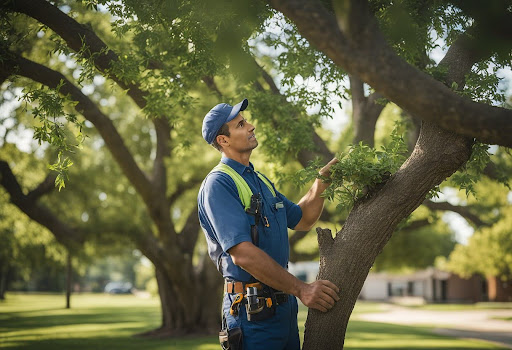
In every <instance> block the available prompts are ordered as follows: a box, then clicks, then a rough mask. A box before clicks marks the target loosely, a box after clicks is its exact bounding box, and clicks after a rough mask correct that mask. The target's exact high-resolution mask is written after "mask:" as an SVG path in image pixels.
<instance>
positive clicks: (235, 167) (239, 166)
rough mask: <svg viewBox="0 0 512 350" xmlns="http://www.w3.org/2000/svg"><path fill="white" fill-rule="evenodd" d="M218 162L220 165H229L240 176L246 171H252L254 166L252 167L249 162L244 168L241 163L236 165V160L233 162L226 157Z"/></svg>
mask: <svg viewBox="0 0 512 350" xmlns="http://www.w3.org/2000/svg"><path fill="white" fill-rule="evenodd" d="M220 161H221V163H224V164H226V165H229V166H230V167H231V168H232V169H233V170H234V171H236V172H237V173H239V174H240V175H242V174H243V173H244V172H245V170H247V169H252V170H254V165H252V163H251V162H249V166H245V165H243V164H242V163H238V162H237V161H236V160H233V159H231V158H228V157H222V158H221V160H220Z"/></svg>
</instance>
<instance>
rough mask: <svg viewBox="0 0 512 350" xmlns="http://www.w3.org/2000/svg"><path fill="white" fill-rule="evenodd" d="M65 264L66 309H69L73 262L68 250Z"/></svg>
mask: <svg viewBox="0 0 512 350" xmlns="http://www.w3.org/2000/svg"><path fill="white" fill-rule="evenodd" d="M66 265H67V266H66V309H71V285H72V279H73V263H72V261H71V252H70V251H69V250H68V256H67V262H66Z"/></svg>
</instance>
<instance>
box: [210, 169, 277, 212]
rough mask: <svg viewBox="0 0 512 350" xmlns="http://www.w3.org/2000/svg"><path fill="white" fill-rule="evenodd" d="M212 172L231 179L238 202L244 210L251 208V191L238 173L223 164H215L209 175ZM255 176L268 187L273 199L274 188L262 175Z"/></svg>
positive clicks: (274, 194)
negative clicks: (225, 175) (223, 174)
mask: <svg viewBox="0 0 512 350" xmlns="http://www.w3.org/2000/svg"><path fill="white" fill-rule="evenodd" d="M214 171H220V172H222V173H225V174H227V175H229V177H231V178H232V179H233V181H234V182H235V185H236V189H237V191H238V197H239V198H240V201H241V202H242V205H243V206H244V209H245V210H247V209H249V208H250V207H251V197H252V191H251V188H250V187H249V185H248V184H247V182H246V181H245V180H244V178H243V177H242V176H241V175H240V174H239V173H237V172H236V171H235V170H234V169H233V168H231V167H230V166H229V165H227V164H224V163H219V164H217V165H216V166H215V168H213V169H212V171H211V172H210V173H212V172H214ZM256 175H258V177H259V178H260V179H261V181H263V183H264V184H265V185H266V186H267V187H268V189H269V190H270V192H272V195H273V196H274V197H275V196H276V191H275V190H274V187H273V186H272V184H271V183H270V181H268V179H267V178H266V177H265V176H263V175H262V174H260V173H259V172H258V171H257V172H256Z"/></svg>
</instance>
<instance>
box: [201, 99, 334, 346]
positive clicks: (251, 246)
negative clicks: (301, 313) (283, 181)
mask: <svg viewBox="0 0 512 350" xmlns="http://www.w3.org/2000/svg"><path fill="white" fill-rule="evenodd" d="M247 106H248V101H247V99H245V100H243V101H242V102H240V103H239V104H237V105H235V106H230V105H229V104H225V103H222V104H219V105H217V106H215V107H214V108H212V109H211V110H210V111H209V112H208V114H206V116H205V118H204V120H203V129H202V132H203V138H204V139H205V140H206V142H208V143H209V144H211V145H213V146H214V147H215V148H216V149H218V150H219V151H220V152H221V153H222V159H221V164H224V166H221V167H224V168H225V165H227V166H228V168H229V169H232V170H234V172H236V174H233V173H231V175H230V174H229V173H227V172H225V171H222V170H217V169H220V168H215V169H214V171H212V172H210V174H209V175H208V176H207V177H206V179H205V180H204V182H203V184H202V186H201V189H200V191H199V195H198V207H199V220H200V223H201V227H202V228H203V231H204V234H205V236H206V240H207V243H208V252H209V254H210V257H211V258H212V260H213V262H214V264H216V266H217V268H218V270H219V272H220V273H221V274H222V275H223V277H224V278H225V279H226V283H225V289H224V291H225V294H224V301H223V314H224V319H223V326H224V325H225V326H226V327H227V329H228V330H230V331H232V332H231V333H234V330H241V331H242V334H243V349H244V350H253V349H266V350H274V349H275V350H277V349H286V350H292V349H294V350H295V349H299V348H300V341H299V335H298V327H297V300H296V298H295V297H298V298H299V299H300V300H301V301H302V303H303V304H304V305H306V306H307V307H310V308H313V309H316V310H320V311H322V312H326V311H328V310H329V309H331V308H332V307H333V305H334V303H335V302H336V301H338V300H339V297H338V294H337V293H338V292H339V289H338V287H337V286H336V285H334V284H333V283H331V282H330V281H326V280H318V281H315V282H313V283H305V282H302V281H300V280H299V279H297V278H296V277H295V276H293V275H291V274H290V273H289V272H288V271H287V270H286V267H287V265H288V257H289V244H288V232H287V231H288V230H287V228H291V229H294V230H303V231H305V230H309V229H311V228H312V226H313V225H314V224H315V223H316V221H317V220H318V218H319V217H320V214H321V212H322V209H323V202H324V199H323V198H322V197H321V196H320V195H321V194H322V192H323V191H324V190H325V189H326V188H327V186H328V184H326V183H323V182H322V181H321V180H319V179H317V180H316V181H315V182H314V184H313V186H312V187H311V189H310V190H309V191H308V193H307V194H306V195H305V196H304V197H303V198H302V199H301V200H300V201H299V203H298V205H297V204H294V203H292V202H291V201H289V200H288V199H287V198H286V197H285V196H283V195H282V194H281V193H279V192H278V191H276V190H275V188H274V187H273V185H272V184H271V183H270V181H268V179H266V178H265V177H264V176H263V175H261V174H257V173H256V172H255V170H254V166H253V165H252V164H251V163H250V162H249V159H250V156H251V153H252V150H253V149H255V148H256V147H257V146H258V141H257V139H256V135H255V133H254V130H255V128H254V126H253V125H251V124H250V123H249V122H248V121H247V120H246V119H245V118H244V117H243V116H242V114H241V113H240V112H241V111H244V110H245V109H246V108H247ZM335 162H337V160H336V159H333V160H332V161H330V162H329V163H328V164H327V165H326V166H325V167H324V168H323V169H322V170H321V171H320V173H321V174H322V175H324V176H328V175H329V173H330V167H331V165H332V164H334V163H335ZM238 175H240V176H241V179H240V178H239V176H238ZM237 178H238V180H236V179H237ZM245 184H247V185H248V187H249V188H250V191H251V192H252V194H253V196H252V197H251V198H259V199H260V200H261V207H260V208H259V209H258V212H257V213H256V214H254V213H253V212H251V211H250V210H247V211H246V210H244V206H245V205H244V204H243V203H242V196H241V192H240V191H241V189H240V188H241V187H244V186H247V185H245ZM253 203H257V201H255V202H253ZM248 213H249V214H248ZM251 225H252V226H253V227H251ZM254 228H257V234H256V238H255V236H254V234H253V235H251V232H254V231H251V230H252V229H254ZM255 240H256V242H255ZM254 282H256V284H254ZM254 285H256V286H257V287H256V289H257V292H258V297H259V299H257V301H258V303H259V304H251V301H250V300H249V299H250V297H249V295H248V294H247V291H248V290H249V289H248V288H247V287H250V286H254ZM253 290H255V289H253ZM251 300H253V301H254V300H256V299H251ZM255 305H256V306H260V307H259V308H256V307H255V308H253V309H251V308H250V307H253V306H255ZM260 309H261V310H260ZM251 310H253V311H251ZM254 310H256V311H254ZM253 312H256V314H255V313H253ZM238 334H239V333H238ZM235 341H236V340H235ZM237 346H238V344H232V348H235V349H237Z"/></svg>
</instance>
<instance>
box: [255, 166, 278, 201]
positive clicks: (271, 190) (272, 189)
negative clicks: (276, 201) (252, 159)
mask: <svg viewBox="0 0 512 350" xmlns="http://www.w3.org/2000/svg"><path fill="white" fill-rule="evenodd" d="M256 174H257V175H258V177H259V178H260V179H261V181H263V182H264V183H265V185H267V187H268V189H269V190H270V192H272V195H273V196H274V197H276V191H274V186H272V184H271V183H270V181H268V179H267V178H266V177H265V176H264V175H263V174H261V173H260V172H259V171H257V172H256Z"/></svg>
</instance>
